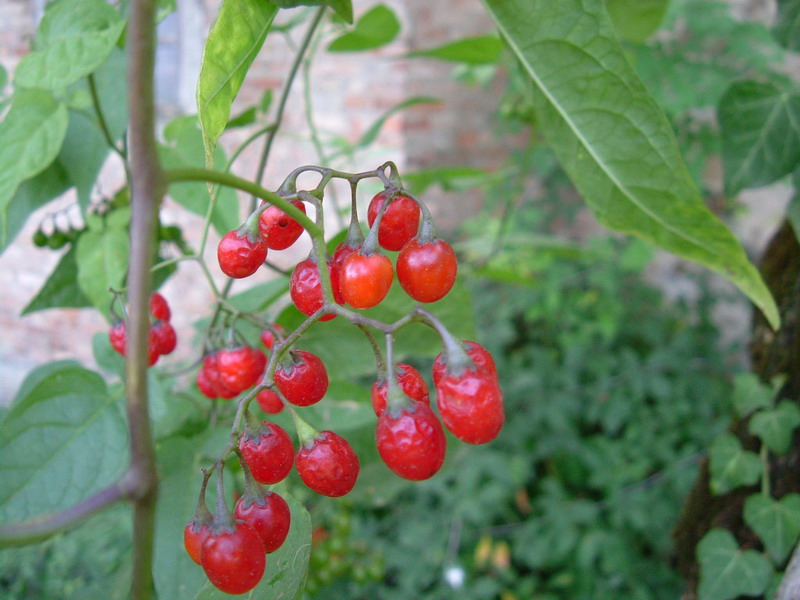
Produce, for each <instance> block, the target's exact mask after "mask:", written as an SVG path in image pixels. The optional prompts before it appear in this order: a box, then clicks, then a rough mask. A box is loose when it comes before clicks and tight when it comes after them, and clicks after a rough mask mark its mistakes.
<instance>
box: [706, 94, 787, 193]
mask: <svg viewBox="0 0 800 600" xmlns="http://www.w3.org/2000/svg"><path fill="white" fill-rule="evenodd" d="M719 124H720V129H721V132H722V160H723V164H724V167H725V188H726V190H727V193H728V194H730V195H733V194H735V193H736V192H738V191H739V190H742V189H744V188H750V187H757V186H760V185H765V184H768V183H772V182H773V181H775V180H776V179H778V178H780V177H783V176H784V175H788V174H789V173H791V172H792V171H793V170H794V169H795V168H797V166H798V164H799V163H800V95H798V94H794V93H791V92H790V91H787V90H785V89H783V88H781V87H779V86H778V85H776V84H774V83H760V82H757V81H740V82H738V83H734V84H733V85H732V86H731V87H730V88H728V91H727V92H726V93H725V95H724V96H723V97H722V99H721V100H720V103H719Z"/></svg>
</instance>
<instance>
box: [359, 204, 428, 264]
mask: <svg viewBox="0 0 800 600" xmlns="http://www.w3.org/2000/svg"><path fill="white" fill-rule="evenodd" d="M390 195H391V192H390V191H388V190H384V191H383V192H381V193H379V194H377V195H376V196H375V197H374V198H373V199H372V200H371V201H370V203H369V207H368V208H367V222H368V223H369V226H370V227H372V224H373V223H374V222H375V219H376V218H377V217H378V212H380V209H381V206H382V205H383V202H384V200H385V199H386V198H387V197H389V196H390ZM417 229H419V206H417V203H416V202H414V201H413V200H412V199H411V198H409V197H408V196H403V195H400V196H397V197H396V198H395V199H394V200H392V201H391V203H390V204H389V206H387V207H386V210H385V211H384V213H383V216H382V217H381V223H380V225H379V226H378V243H379V244H380V245H381V248H385V249H386V250H392V251H394V252H396V251H398V250H400V249H401V248H402V247H403V246H405V245H406V243H407V242H408V241H409V240H410V239H411V238H413V237H414V236H415V235H417Z"/></svg>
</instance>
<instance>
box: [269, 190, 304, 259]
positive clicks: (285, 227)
mask: <svg viewBox="0 0 800 600" xmlns="http://www.w3.org/2000/svg"><path fill="white" fill-rule="evenodd" d="M292 204H294V205H295V206H296V207H297V208H298V209H300V211H301V212H302V213H303V214H305V212H306V207H305V204H303V203H302V202H301V201H300V200H293V201H292ZM258 231H259V233H260V234H261V238H262V239H263V240H264V241H265V243H266V244H267V247H268V248H269V249H270V250H286V248H288V247H289V246H291V245H292V244H294V243H295V242H296V241H297V239H298V238H299V237H300V235H301V234H302V233H303V226H302V225H300V223H298V222H297V221H295V220H294V219H293V218H291V217H290V216H289V215H287V214H286V213H285V212H283V211H282V210H281V209H280V208H278V207H277V206H275V205H272V206H270V207H268V208H267V209H266V210H264V212H262V213H261V216H260V217H259V219H258Z"/></svg>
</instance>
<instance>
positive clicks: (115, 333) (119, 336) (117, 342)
mask: <svg viewBox="0 0 800 600" xmlns="http://www.w3.org/2000/svg"><path fill="white" fill-rule="evenodd" d="M126 339H127V335H126V331H125V321H117V322H116V323H114V325H112V327H111V329H109V330H108V341H109V342H111V347H112V348H113V349H114V350H116V351H117V352H118V353H119V354H121V355H122V356H125V345H126Z"/></svg>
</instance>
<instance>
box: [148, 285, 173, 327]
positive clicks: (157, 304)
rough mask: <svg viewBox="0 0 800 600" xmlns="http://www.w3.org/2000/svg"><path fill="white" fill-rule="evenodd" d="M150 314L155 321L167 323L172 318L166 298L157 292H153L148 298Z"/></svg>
mask: <svg viewBox="0 0 800 600" xmlns="http://www.w3.org/2000/svg"><path fill="white" fill-rule="evenodd" d="M150 314H151V315H153V318H155V319H156V320H157V321H169V318H170V316H172V313H171V311H170V309H169V304H167V300H166V298H164V296H162V295H161V294H159V293H158V292H153V295H152V296H150Z"/></svg>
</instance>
